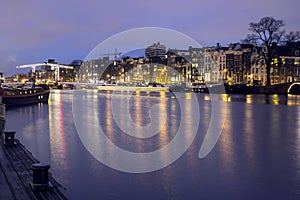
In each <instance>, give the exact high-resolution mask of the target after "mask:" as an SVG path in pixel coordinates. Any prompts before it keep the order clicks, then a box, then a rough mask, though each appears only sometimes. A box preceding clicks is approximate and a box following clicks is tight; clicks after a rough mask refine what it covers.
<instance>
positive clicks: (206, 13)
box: [0, 0, 300, 76]
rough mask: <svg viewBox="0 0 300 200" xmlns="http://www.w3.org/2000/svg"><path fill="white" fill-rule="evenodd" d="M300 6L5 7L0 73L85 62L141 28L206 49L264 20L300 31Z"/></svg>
mask: <svg viewBox="0 0 300 200" xmlns="http://www.w3.org/2000/svg"><path fill="white" fill-rule="evenodd" d="M299 4H300V3H299V2H298V1H296V0H289V1H288V2H282V1H270V0H264V1H257V0H255V1H251V2H240V1H235V0H231V1H226V2H223V1H220V0H215V1H214V2H210V3H209V2H197V1H193V0H189V1H185V2H184V4H183V2H181V1H172V2H166V1H151V2H139V1H135V0H133V1H130V2H126V3H124V2H121V1H110V2H104V1H100V2H99V1H95V0H88V1H85V2H80V1H72V2H71V1H69V2H58V1H57V2H56V1H52V2H51V4H50V3H48V2H47V3H45V2H43V3H41V2H39V1H36V0H30V1H27V2H20V3H18V4H17V3H14V2H5V6H3V7H2V9H1V12H0V21H1V25H2V27H1V29H2V31H1V35H0V41H1V44H2V45H1V47H0V52H1V54H0V71H1V72H4V74H5V76H9V75H12V74H14V73H17V72H19V71H17V70H16V69H15V66H17V65H23V64H28V63H37V62H44V61H46V60H47V59H48V58H54V59H56V60H57V61H58V62H60V63H70V62H71V61H72V60H74V59H84V58H85V57H86V56H87V55H88V53H89V52H90V51H91V50H92V49H93V48H94V47H95V46H97V45H98V44H99V43H101V42H102V41H104V40H105V39H107V38H109V37H111V36H112V35H114V34H117V33H119V32H122V31H126V30H129V29H132V28H139V27H162V28H168V29H172V30H176V31H179V32H182V33H184V34H186V35H188V36H190V37H191V38H193V39H195V40H196V41H197V42H198V43H200V44H201V45H203V46H210V45H215V44H216V43H221V45H224V46H225V45H228V44H230V43H235V42H239V41H240V40H241V39H243V38H245V36H246V35H247V33H249V31H248V28H249V23H250V22H257V21H258V20H259V19H260V18H262V17H264V16H272V17H274V18H276V19H282V20H284V22H285V24H286V26H285V29H286V30H287V31H298V30H300V24H299V23H298V19H299V17H297V15H296V13H297V7H298V5H299ZM240 13H242V15H241V14H240ZM153 42H157V41H153ZM115 48H118V47H115ZM113 50H114V49H112V50H111V51H113Z"/></svg>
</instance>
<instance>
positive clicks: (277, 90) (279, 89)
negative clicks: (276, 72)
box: [268, 82, 300, 94]
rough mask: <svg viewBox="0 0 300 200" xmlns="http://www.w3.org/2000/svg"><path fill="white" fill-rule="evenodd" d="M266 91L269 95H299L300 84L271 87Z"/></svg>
mask: <svg viewBox="0 0 300 200" xmlns="http://www.w3.org/2000/svg"><path fill="white" fill-rule="evenodd" d="M268 90H269V91H268V93H271V94H272V93H273V94H300V82H293V83H282V84H276V85H271V86H269V88H268Z"/></svg>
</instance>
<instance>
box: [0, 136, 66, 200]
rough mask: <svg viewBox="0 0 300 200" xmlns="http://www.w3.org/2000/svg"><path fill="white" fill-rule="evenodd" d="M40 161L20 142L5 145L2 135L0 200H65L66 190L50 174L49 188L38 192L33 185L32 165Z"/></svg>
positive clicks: (0, 142)
mask: <svg viewBox="0 0 300 200" xmlns="http://www.w3.org/2000/svg"><path fill="white" fill-rule="evenodd" d="M34 163H39V161H38V160H37V159H36V158H34V157H33V156H32V154H31V153H30V152H29V151H28V150H27V149H26V148H25V147H24V146H23V145H22V144H21V143H20V142H19V141H18V140H15V142H14V144H13V145H5V144H4V141H3V135H2V134H1V135H0V199H5V200H10V199H16V200H19V199H22V200H46V199H47V200H48V199H49V200H50V199H51V200H52V199H55V200H56V199H57V200H65V199H67V197H66V195H65V188H63V187H62V186H61V185H60V184H59V183H57V182H56V181H55V179H54V178H53V177H52V175H51V174H50V173H49V187H48V189H46V190H37V189H36V188H35V187H34V185H33V172H32V169H31V166H32V164H34Z"/></svg>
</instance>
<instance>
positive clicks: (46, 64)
mask: <svg viewBox="0 0 300 200" xmlns="http://www.w3.org/2000/svg"><path fill="white" fill-rule="evenodd" d="M41 66H50V67H51V70H55V71H56V73H55V74H57V76H56V81H58V80H60V77H59V71H60V70H59V69H60V68H64V69H74V67H72V66H68V65H62V64H57V63H52V62H44V63H36V64H27V65H19V66H17V67H16V68H17V69H24V68H31V72H32V74H34V73H35V71H36V67H41Z"/></svg>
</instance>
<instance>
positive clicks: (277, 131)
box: [7, 91, 300, 199]
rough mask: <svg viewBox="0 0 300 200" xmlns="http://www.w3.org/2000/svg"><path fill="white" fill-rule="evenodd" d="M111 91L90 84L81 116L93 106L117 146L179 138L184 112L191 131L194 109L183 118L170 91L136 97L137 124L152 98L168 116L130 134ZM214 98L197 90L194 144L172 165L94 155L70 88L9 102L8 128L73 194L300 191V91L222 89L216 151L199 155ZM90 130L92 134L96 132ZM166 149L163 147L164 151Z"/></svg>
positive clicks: (265, 194) (272, 194) (283, 194)
mask: <svg viewBox="0 0 300 200" xmlns="http://www.w3.org/2000/svg"><path fill="white" fill-rule="evenodd" d="M111 95H112V94H111V93H109V94H98V93H97V92H95V91H87V95H86V96H84V97H82V98H83V99H85V101H86V102H90V103H91V104H86V105H87V106H85V107H83V108H82V114H84V115H85V116H86V117H85V118H84V120H85V121H84V122H85V123H89V121H90V118H91V117H92V116H93V115H92V114H94V113H96V114H97V115H98V116H99V124H101V127H102V128H103V130H104V131H105V133H106V135H107V137H108V138H109V139H110V140H111V141H112V142H113V143H115V144H117V145H119V146H120V147H122V148H125V149H128V150H132V151H135V152H147V151H151V150H154V149H158V148H160V147H161V146H163V145H166V144H168V142H169V141H170V140H172V138H174V134H175V133H176V131H177V130H178V126H179V123H180V122H181V120H182V121H183V123H185V124H186V137H184V138H183V140H185V141H188V140H189V139H190V134H189V130H190V129H191V128H190V127H189V126H190V125H191V123H189V122H190V121H192V120H193V119H192V118H191V116H189V115H186V116H184V119H180V109H179V108H178V102H177V101H176V98H172V97H169V96H168V95H166V94H159V96H155V97H151V96H142V95H141V94H139V96H133V97H131V99H130V103H131V104H130V105H131V107H130V108H131V112H130V113H131V115H132V119H133V121H134V122H135V123H136V124H139V125H147V123H149V122H150V121H149V120H150V118H149V113H148V112H149V108H150V107H151V106H152V105H153V104H158V105H159V113H157V115H156V116H157V117H158V118H159V119H164V117H163V112H166V114H167V116H168V119H167V121H166V122H165V123H164V126H163V127H162V129H161V130H160V132H159V134H158V135H157V136H154V137H153V138H150V139H145V140H143V139H135V138H133V137H130V136H128V135H126V134H124V133H122V132H121V131H120V129H119V128H118V127H116V123H115V122H114V121H113V120H112V111H111V99H110V98H111ZM160 95H161V96H160ZM119 98H120V104H121V106H122V105H123V104H122V99H123V100H126V98H127V97H126V96H123V97H122V95H120V96H119ZM183 98H185V99H186V100H185V106H186V109H187V110H191V109H193V105H191V104H190V100H189V98H190V94H186V95H185V96H184V97H183ZM210 98H211V97H210V96H209V95H206V94H200V95H199V105H200V115H201V121H200V126H199V130H198V135H197V137H196V139H195V140H194V143H193V144H192V146H191V147H190V148H189V150H188V151H187V152H186V153H185V154H184V155H183V156H182V157H181V158H180V159H179V160H178V161H176V162H175V163H173V164H172V165H171V166H169V167H167V168H165V169H163V170H159V171H157V172H153V173H148V174H140V175H133V174H127V173H122V172H118V171H116V170H112V169H110V168H108V167H105V166H103V165H102V164H100V163H99V162H98V161H96V160H95V159H93V158H92V157H91V155H90V154H89V153H88V152H87V151H86V149H84V147H83V145H82V143H81V141H80V140H79V138H78V135H77V134H76V130H75V127H74V122H73V119H72V113H71V110H72V91H52V92H51V97H50V101H49V104H48V105H47V104H42V105H31V106H26V107H19V108H12V109H9V110H7V129H14V130H16V132H17V138H18V139H20V140H21V141H22V143H24V144H25V146H26V147H27V148H28V149H29V150H30V151H32V152H33V154H34V155H35V156H36V157H38V159H39V160H41V161H44V162H48V163H50V164H51V166H52V168H51V170H50V171H51V172H52V173H53V174H54V175H55V177H56V179H57V180H58V181H59V182H60V183H62V184H63V185H64V186H65V187H67V192H68V193H69V195H70V197H71V199H100V198H102V199H200V198H203V199H208V198H213V199H224V198H230V199H241V198H243V199H258V198H260V199H275V198H277V199H278V198H279V199H284V198H290V199H296V198H298V197H299V195H300V134H299V133H300V107H299V106H295V105H299V103H300V97H299V96H292V95H288V96H279V95H277V96H276V95H269V96H267V97H266V96H264V95H220V96H218V97H217V98H218V99H219V100H220V101H224V104H225V106H224V107H222V108H223V109H225V108H226V121H225V124H224V128H223V132H222V135H221V137H220V140H219V141H218V143H217V145H216V146H215V148H214V149H213V151H212V152H211V153H210V154H209V155H208V156H207V157H206V158H204V159H202V160H200V159H199V158H198V157H197V155H198V151H199V148H200V146H201V143H202V141H203V137H204V135H205V133H206V130H207V127H208V123H209V120H210V117H211V116H210V112H211V108H210V105H211V104H210ZM213 98H216V96H215V95H214V96H213ZM239 102H243V103H239ZM266 104H271V105H266ZM278 105H279V106H278ZM280 105H281V106H280ZM282 105H285V106H282ZM221 112H224V111H221ZM119 114H120V115H122V113H119ZM16 119H18V120H16ZM122 120H123V121H121V124H122V123H123V124H126V123H127V119H126V118H125V117H124V118H122ZM91 130H93V129H92V128H91ZM86 132H87V134H88V133H89V130H87V131H86ZM136 134H137V136H139V135H140V134H142V133H140V132H138V133H136ZM89 136H90V137H91V138H92V139H93V140H95V141H97V140H98V139H99V138H98V137H97V133H93V134H90V135H89ZM99 143H100V142H99ZM169 153H170V152H169ZM107 156H108V157H109V156H111V155H107ZM166 156H167V154H162V155H161V159H166ZM112 159H114V158H112ZM140 164H141V165H142V164H143V163H140Z"/></svg>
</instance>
